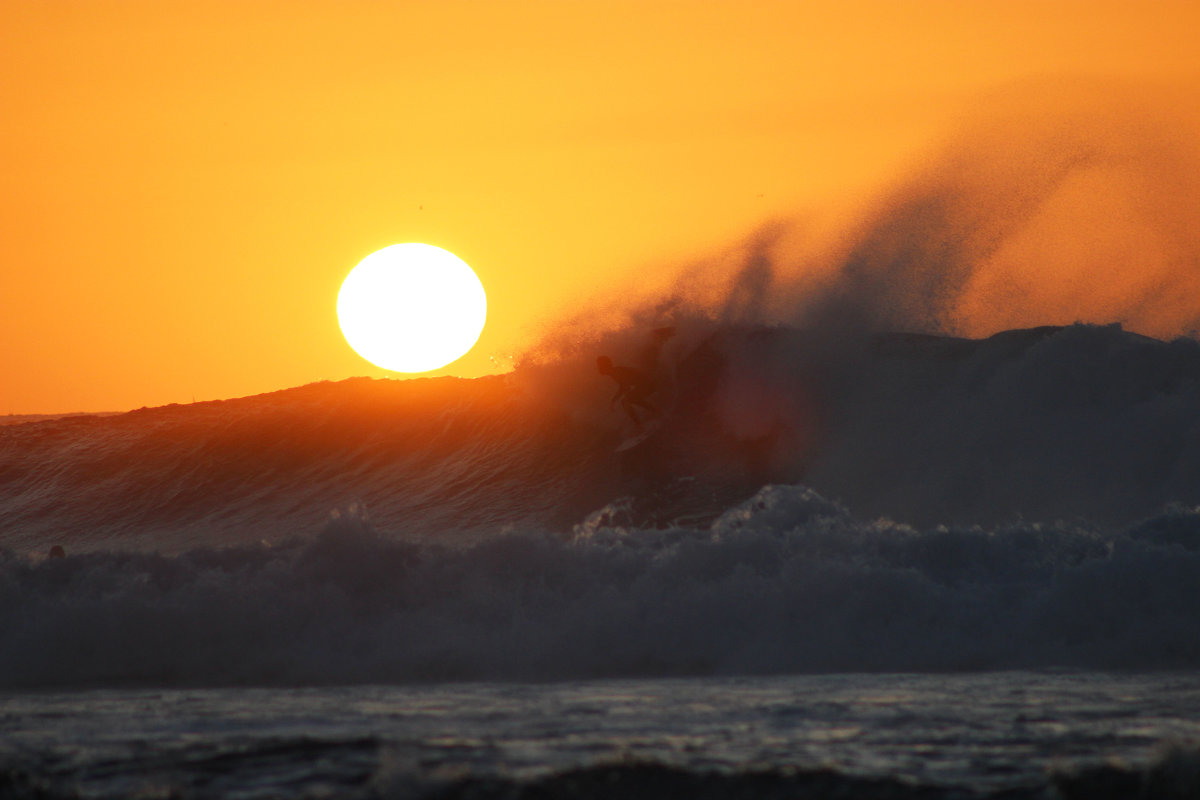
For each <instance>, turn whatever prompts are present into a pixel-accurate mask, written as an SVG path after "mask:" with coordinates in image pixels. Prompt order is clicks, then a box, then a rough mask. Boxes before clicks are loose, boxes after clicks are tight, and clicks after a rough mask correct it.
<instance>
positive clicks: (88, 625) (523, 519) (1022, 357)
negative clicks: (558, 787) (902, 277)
mask: <svg viewBox="0 0 1200 800" xmlns="http://www.w3.org/2000/svg"><path fill="white" fill-rule="evenodd" d="M601 344H602V346H603V347H604V348H605V349H607V350H608V351H609V352H612V353H613V355H614V356H615V357H616V358H617V360H618V361H625V362H632V361H637V360H638V356H637V354H636V353H635V352H634V350H632V349H627V350H624V351H623V350H622V346H621V343H620V342H619V341H617V340H611V341H606V342H603V343H601ZM660 344H662V342H660ZM653 355H654V359H653V362H654V363H653V364H652V365H651V366H655V365H656V368H657V370H658V372H659V376H660V394H659V402H660V403H661V404H662V405H663V406H664V407H665V408H666V409H667V413H666V415H665V416H666V421H665V422H664V423H663V425H662V427H661V428H660V429H659V431H658V433H656V434H655V435H654V436H653V437H651V438H650V439H648V440H647V441H646V443H645V444H642V445H640V446H637V447H634V448H632V449H630V450H628V451H626V452H623V453H617V452H614V451H615V449H616V446H617V444H618V443H620V442H621V441H622V439H623V437H624V436H625V435H627V434H628V433H629V431H628V430H624V431H623V430H622V429H621V428H620V423H619V420H618V415H616V414H613V413H612V412H610V410H609V408H608V400H609V397H610V392H611V390H612V386H611V384H610V383H605V379H603V378H602V377H601V376H598V375H597V374H596V372H595V368H594V365H593V364H592V363H590V361H589V360H588V359H574V360H565V361H559V362H556V363H554V364H553V365H543V366H529V367H523V368H521V369H518V370H517V371H516V372H515V373H513V374H511V375H507V376H499V377H492V378H483V379H476V380H459V379H437V380H424V381H407V382H392V381H369V380H365V379H362V380H351V381H346V382H342V383H336V384H315V385H312V386H307V387H301V388H298V389H293V390H288V391H284V392H278V393H274V394H270V395H262V396H258V397H251V398H245V399H242V400H234V401H226V402H218V403H201V404H196V405H192V406H170V407H165V408H158V409H143V410H141V411H136V412H131V413H129V414H124V415H118V416H110V417H88V418H78V417H77V418H68V419H63V420H56V421H45V422H36V423H28V424H22V425H10V426H7V427H5V428H3V429H0V514H2V517H0V519H2V523H0V536H2V537H3V540H2V542H0V544H2V545H3V547H5V548H7V549H6V550H4V551H0V552H2V555H0V629H2V630H4V631H5V647H4V648H2V649H0V685H4V686H55V685H62V686H72V685H108V684H134V685H138V684H148V685H162V684H167V685H173V684H181V685H228V684H231V685H244V684H263V685H273V684H296V683H340V682H409V681H423V680H440V679H447V678H455V679H554V678H568V677H601V676H612V675H709V674H717V675H721V674H743V673H747V674H765V673H777V672H794V671H800V672H805V671H841V670H847V671H856V670H884V671H893V670H962V669H999V668H1040V667H1050V666H1067V667H1080V668H1105V669H1107V668H1150V669H1159V668H1161V669H1174V668H1188V669H1191V668H1195V667H1197V666H1200V645H1198V644H1197V643H1198V642H1200V509H1197V508H1195V506H1196V505H1198V504H1200V497H1198V496H1197V494H1198V493H1200V431H1198V428H1197V423H1198V421H1200V345H1197V343H1196V342H1194V341H1191V340H1178V341H1174V342H1161V341H1157V340H1153V339H1148V338H1145V337H1142V336H1137V335H1134V334H1129V333H1126V332H1124V331H1122V330H1121V329H1120V328H1119V327H1115V326H1109V327H1092V326H1072V327H1067V328H1043V329H1034V330H1025V331H1009V332H1006V333H1002V334H997V335H995V336H992V337H990V338H988V339H983V340H967V339H952V338H944V337H932V336H916V335H888V336H871V337H858V338H854V339H846V338H838V339H831V338H829V337H827V336H822V335H818V334H817V333H814V332H813V331H798V330H789V329H780V328H746V327H737V326H721V325H717V324H715V323H706V324H699V323H697V324H693V325H680V326H679V327H678V330H677V331H676V332H675V336H673V337H672V338H671V339H670V340H669V341H667V342H666V344H665V345H664V346H662V347H661V348H660V349H659V350H657V351H655V352H654V353H653ZM643 363H644V364H645V362H643ZM368 509H369V514H368V513H367V510H368ZM331 511H332V512H333V513H332V514H331ZM51 545H59V546H61V547H63V548H64V550H65V551H66V557H65V558H46V557H44V556H43V554H44V553H46V552H47V550H48V548H49V547H50V546H51Z"/></svg>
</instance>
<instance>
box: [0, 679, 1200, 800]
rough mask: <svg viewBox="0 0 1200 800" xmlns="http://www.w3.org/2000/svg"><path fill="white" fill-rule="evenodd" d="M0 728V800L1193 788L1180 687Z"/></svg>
mask: <svg viewBox="0 0 1200 800" xmlns="http://www.w3.org/2000/svg"><path fill="white" fill-rule="evenodd" d="M0 713H2V717H0V765H3V769H4V770H5V772H4V773H0V774H2V775H4V778H3V780H5V781H7V784H6V785H5V784H0V791H6V792H7V794H6V795H5V796H12V797H35V796H37V797H60V796H61V797H151V796H154V797H164V796H171V797H203V798H208V797H212V798H217V797H228V798H257V797H297V798H298V797H346V798H359V797H362V798H367V797H437V796H448V797H511V796H523V795H521V794H520V793H521V792H525V793H528V796H542V797H557V796H563V797H572V796H589V797H600V796H603V797H614V798H616V797H642V796H647V797H649V796H684V795H683V794H671V793H672V792H688V791H692V792H700V793H701V794H703V793H705V792H707V793H709V794H710V795H711V796H717V797H724V796H742V797H752V796H756V793H758V792H761V793H762V794H761V795H758V796H774V795H772V794H771V793H772V792H776V793H779V796H783V795H784V794H788V796H797V797H828V796H839V797H885V796H886V797H897V798H902V797H992V796H994V797H1008V798H1026V797H1028V798H1034V797H1053V796H1067V797H1120V796H1129V797H1141V796H1152V797H1180V798H1182V797H1192V796H1195V795H1194V794H1191V792H1194V791H1195V790H1196V789H1197V788H1198V787H1200V783H1197V776H1198V775H1200V751H1197V750H1196V749H1195V748H1196V743H1197V742H1200V676H1197V675H1195V674H1191V673H1188V674H1159V675H1120V674H1105V673H1094V672H1061V671H1048V672H1000V673H981V674H970V675H920V674H907V675H905V674H900V675H896V674H877V675H864V674H844V675H818V676H786V677H785V676H780V677H771V678H723V679H711V678H709V679H654V680H648V679H631V680H602V681H585V682H563V683H550V684H528V683H516V684H496V683H467V684H458V685H444V684H439V685H432V686H407V687H397V686H357V687H338V688H324V689H322V688H306V689H190V690H147V689H137V690H115V689H105V690H95V691H87V692H64V693H34V694H8V695H5V696H3V697H2V698H0ZM568 778H571V779H573V782H572V780H571V779H568ZM689 787H690V788H689ZM1131 790H1132V791H1137V792H1149V793H1148V794H1123V793H1122V792H1127V791H1131ZM1055 792H1056V793H1058V794H1057V795H1055V794H1053V793H1055ZM1155 792H1158V793H1157V794H1155ZM539 793H540V794H539Z"/></svg>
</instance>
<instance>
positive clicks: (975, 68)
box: [0, 0, 1200, 413]
mask: <svg viewBox="0 0 1200 800" xmlns="http://www.w3.org/2000/svg"><path fill="white" fill-rule="evenodd" d="M1197 23H1200V7H1198V6H1197V5H1196V4H1195V3H1192V2H1170V3H1164V2H1151V3H1132V2H1106V1H1104V0H1100V1H1099V2H1088V3H1082V2H1065V1H1064V2H1047V1H1045V0H1038V1H1037V2H1033V1H1031V0H981V1H980V2H972V3H961V2H950V1H949V0H946V1H945V2H942V1H934V0H920V1H918V2H911V3H898V2H892V1H891V0H873V1H872V2H867V1H865V0H852V1H851V2H837V3H834V2H805V3H800V2H793V1H792V0H787V1H786V2H783V1H781V2H756V3H753V4H747V3H741V2H734V1H733V0H721V1H718V2H705V3H696V2H654V1H651V2H632V1H627V0H621V1H620V2H608V1H606V2H569V3H567V2H533V1H532V0H531V1H528V2H511V1H502V2H495V3H476V2H466V1H465V0H451V2H439V3H432V2H429V3H425V2H393V3H378V2H366V1H365V0H360V1H358V2H354V1H350V2H340V1H338V2H335V0H312V1H311V2H302V3H283V2H257V1H255V0H245V1H243V0H238V1H237V2H234V1H233V0H225V1H224V2H172V3H160V2H154V1H152V0H142V1H141V2H130V1H127V0H112V1H111V2H110V1H107V0H106V1H104V2H101V1H100V0H94V1H92V2H87V1H82V2H67V1H66V0H60V1H57V2H56V1H51V2H42V1H40V0H39V1H35V0H9V1H8V2H5V3H4V4H2V5H0V75H2V76H3V80H2V81H0V120H3V122H2V123H0V145H2V147H3V152H4V153H5V164H4V169H3V170H0V204H2V208H0V253H2V254H3V267H2V268H3V284H2V285H0V304H2V305H0V373H2V374H3V375H4V380H3V381H0V413H41V412H65V411H74V410H123V409H128V408H134V407H139V406H143V405H158V404H164V403H171V402H188V401H190V400H191V399H193V398H195V399H198V400H204V399H214V398H225V397H234V396H241V395H247V394H254V393H258V392H263V391H270V390H274V389H279V388H284V387H287V386H294V385H299V384H303V383H308V382H311V381H316V380H324V379H340V378H344V377H348V376H351V375H358V374H372V375H383V374H384V373H383V372H382V370H380V371H378V372H371V371H370V368H369V367H365V366H364V364H363V362H362V360H361V359H360V358H359V357H358V356H357V355H356V354H355V353H354V352H353V351H352V350H351V349H350V348H348V347H347V345H346V342H345V340H344V338H343V337H342V336H341V334H340V332H339V330H338V323H337V317H336V311H335V301H336V297H337V291H338V287H339V285H340V282H341V280H342V279H343V278H344V276H345V275H346V273H347V271H348V270H349V269H350V268H351V267H352V266H354V264H356V263H358V262H359V261H360V260H361V259H362V258H363V257H365V256H366V255H367V254H369V253H371V252H374V251H375V250H378V249H380V248H381V247H384V246H386V245H389V244H392V243H394V242H407V241H420V242H428V243H430V244H433V245H437V246H440V247H444V248H446V249H448V250H450V251H452V252H454V253H456V254H458V255H459V256H460V257H462V258H463V259H464V260H465V261H467V262H468V263H469V264H471V266H472V267H473V268H474V269H475V270H476V272H477V273H478V274H479V277H480V279H481V280H482V282H483V284H484V286H486V287H487V291H488V296H489V319H488V326H487V329H486V330H485V332H484V334H483V336H482V337H481V339H480V341H479V343H478V345H477V346H476V347H475V349H474V350H473V351H472V353H471V354H470V355H468V356H467V357H464V358H463V359H461V360H460V361H459V362H456V363H455V364H454V365H453V369H452V370H448V371H446V373H445V374H460V375H465V376H471V375H478V374H483V373H486V372H488V371H492V370H495V369H502V368H504V366H505V365H506V364H507V363H508V361H507V359H508V358H509V357H510V356H512V355H513V354H514V353H517V352H519V351H520V349H521V348H522V347H523V346H525V345H526V344H528V343H529V342H530V341H532V340H533V339H534V338H535V337H536V336H537V335H538V333H539V332H540V330H541V329H542V327H543V325H544V324H545V323H546V321H547V320H551V319H553V318H555V317H556V316H557V315H558V314H560V313H562V311H563V310H564V309H568V308H577V307H579V306H581V305H586V303H587V302H588V301H589V299H590V298H591V297H592V296H594V295H595V294H598V293H602V292H605V291H610V290H612V289H613V287H615V286H619V285H622V284H625V283H627V282H630V283H631V282H634V281H635V280H636V282H638V283H639V284H645V283H649V282H653V281H655V280H658V279H660V278H661V279H664V280H665V279H666V277H667V276H668V275H669V273H670V272H671V271H672V270H674V269H676V268H678V267H679V266H680V265H681V264H683V263H685V262H687V261H688V260H689V259H693V258H697V257H702V256H703V255H704V254H706V253H709V252H712V251H713V250H714V249H718V248H721V247H724V246H726V245H727V244H728V243H729V242H731V241H734V240H736V239H737V238H738V237H740V236H743V235H745V234H746V233H747V232H748V231H750V230H752V229H753V228H754V227H755V226H756V225H759V224H760V223H762V222H764V221H766V220H769V219H772V218H776V217H781V216H791V215H797V214H799V215H804V214H817V215H820V214H837V213H840V211H841V210H842V209H845V208H846V207H849V206H852V205H854V204H856V203H859V202H861V201H863V199H864V198H869V197H870V196H872V195H873V194H874V193H876V192H878V191H880V188H881V187H886V186H887V185H889V183H890V182H892V181H894V180H896V179H897V178H898V176H902V175H904V174H906V172H907V171H909V170H912V169H916V168H919V167H920V166H921V164H922V163H923V159H924V158H925V154H926V153H927V152H928V149H929V148H930V147H933V146H936V144H937V143H938V142H939V141H940V140H941V137H944V136H946V135H947V132H948V131H951V130H952V129H953V128H954V127H955V126H956V125H957V124H958V123H959V122H960V121H961V118H962V116H963V115H964V113H965V109H969V108H971V107H972V104H974V103H976V102H978V98H979V97H980V95H981V94H986V93H988V92H991V91H995V90H997V88H998V87H1004V86H1010V85H1014V84H1019V83H1020V82H1022V81H1031V80H1040V79H1045V78H1047V77H1056V76H1073V75H1075V76H1096V77H1098V78H1102V79H1106V80H1115V81H1125V82H1129V83H1132V84H1137V83H1139V82H1148V83H1151V84H1153V85H1156V86H1158V85H1165V86H1169V87H1174V89H1176V90H1177V89H1178V88H1179V87H1181V86H1182V87H1184V88H1185V89H1187V88H1194V87H1196V86H1197V85H1200V57H1198V56H1197V50H1196V47H1195V41H1194V39H1195V31H1196V30H1197V29H1198V28H1200V26H1198V24H1197ZM1183 94H1184V95H1186V91H1185V92H1184V93H1183ZM1192 96H1193V97H1194V96H1195V95H1194V94H1193V95H1192ZM1079 191H1081V192H1085V191H1087V187H1086V186H1085V187H1081V188H1080V189H1079ZM1078 216H1079V215H1078V214H1077V213H1076V212H1074V211H1071V212H1070V213H1068V212H1067V211H1063V212H1062V213H1061V214H1060V217H1063V218H1066V217H1071V218H1072V219H1074V218H1075V217H1078ZM1083 222H1088V223H1089V224H1090V221H1088V220H1083ZM1000 255H1001V256H1003V257H1006V258H1011V259H1013V260H1014V263H1016V262H1017V259H1018V256H1021V257H1023V256H1024V255H1025V253H1024V252H1016V253H1012V254H1008V253H1004V254H1000ZM1020 263H1025V262H1024V261H1021V262H1020ZM1014 269H1016V267H1014ZM434 374H439V373H434Z"/></svg>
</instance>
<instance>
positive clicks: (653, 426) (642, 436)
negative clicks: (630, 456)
mask: <svg viewBox="0 0 1200 800" xmlns="http://www.w3.org/2000/svg"><path fill="white" fill-rule="evenodd" d="M661 427H662V417H659V418H657V419H654V420H651V421H650V422H647V423H646V426H645V427H644V428H642V430H641V433H637V434H634V435H633V436H631V437H629V438H628V439H626V440H625V441H623V442H621V443H620V444H619V445H617V449H616V450H614V451H613V452H615V453H624V452H625V451H626V450H632V449H633V448H635V447H637V446H638V445H639V444H641V443H642V442H644V441H646V440H647V439H649V438H650V437H651V436H653V435H654V434H656V433H658V429H659V428H661Z"/></svg>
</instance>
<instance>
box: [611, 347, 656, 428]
mask: <svg viewBox="0 0 1200 800" xmlns="http://www.w3.org/2000/svg"><path fill="white" fill-rule="evenodd" d="M596 369H597V370H598V371H599V372H600V374H601V375H607V376H609V377H610V378H612V379H613V380H614V381H616V382H617V393H616V394H614V395H613V398H612V401H611V402H610V403H609V404H608V406H609V408H616V407H617V401H618V400H620V401H621V407H622V408H623V409H625V413H626V414H628V415H629V418H630V419H631V420H633V426H634V427H635V428H636V429H637V430H638V431H641V429H642V420H641V419H640V418H639V417H638V413H637V409H639V408H642V409H645V410H646V411H648V412H649V414H650V418H653V417H657V416H658V415H659V413H660V412H659V410H658V408H657V407H655V405H654V404H653V403H651V402H650V399H649V396H650V395H651V394H653V392H654V378H653V377H652V376H651V375H650V374H648V373H646V372H643V371H642V370H640V369H636V368H634V367H622V366H617V365H616V364H613V360H612V359H611V358H609V357H608V356H600V357H599V358H597V359H596Z"/></svg>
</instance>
